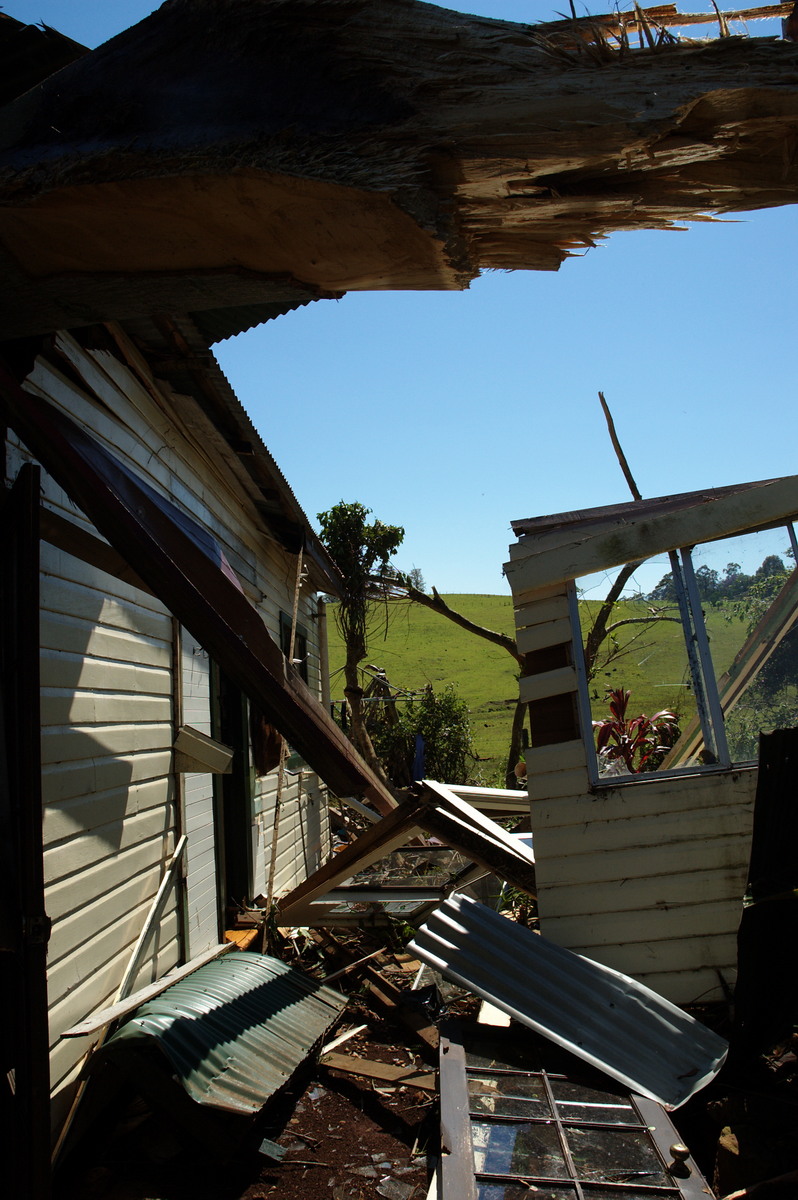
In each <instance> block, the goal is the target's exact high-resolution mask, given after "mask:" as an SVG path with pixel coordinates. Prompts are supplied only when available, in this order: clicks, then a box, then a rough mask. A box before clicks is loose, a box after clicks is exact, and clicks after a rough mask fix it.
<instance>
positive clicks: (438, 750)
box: [370, 684, 475, 786]
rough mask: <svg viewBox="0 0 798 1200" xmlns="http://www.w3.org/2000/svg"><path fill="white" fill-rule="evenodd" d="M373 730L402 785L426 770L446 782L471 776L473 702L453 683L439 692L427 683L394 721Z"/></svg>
mask: <svg viewBox="0 0 798 1200" xmlns="http://www.w3.org/2000/svg"><path fill="white" fill-rule="evenodd" d="M370 733H371V738H372V741H373V742H374V748H375V750H376V751H377V753H378V755H379V756H380V758H381V759H382V761H383V763H384V765H385V769H386V771H387V773H388V776H389V777H390V779H392V780H393V782H394V783H396V784H398V785H399V786H405V785H406V784H409V783H412V782H414V777H417V776H418V775H419V774H422V773H423V774H424V775H425V776H426V777H427V778H428V779H437V780H440V782H441V783H461V784H462V783H468V782H469V780H470V778H471V774H472V769H473V763H474V758H475V756H474V752H473V745H472V734H471V721H470V717H469V710H468V705H467V704H466V702H465V700H461V699H460V697H459V696H458V695H457V693H456V691H455V688H454V686H453V685H452V684H447V686H446V687H445V688H444V689H443V691H439V692H436V691H435V690H434V689H433V688H432V687H431V686H427V687H426V688H424V690H423V691H422V692H421V693H420V694H419V695H417V696H415V697H413V698H412V699H410V700H408V701H407V703H406V704H405V705H404V707H403V709H402V711H400V712H398V713H397V719H396V721H395V722H394V723H393V724H388V723H387V722H386V723H382V724H380V725H379V726H376V727H370ZM419 738H421V739H423V755H424V765H423V772H421V771H420V770H419V769H418V761H417V760H418V750H419V745H418V740H417V739H419ZM414 764H416V769H415V770H414Z"/></svg>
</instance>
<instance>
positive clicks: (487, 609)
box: [328, 595, 744, 784]
mask: <svg viewBox="0 0 798 1200" xmlns="http://www.w3.org/2000/svg"><path fill="white" fill-rule="evenodd" d="M444 599H445V600H446V602H447V604H448V605H449V606H450V607H451V608H454V609H456V610H457V611H458V612H461V613H463V614H464V615H465V616H467V617H469V619H470V620H472V621H475V622H476V623H477V624H479V625H484V626H486V627H487V628H488V629H494V630H498V631H499V632H501V633H507V634H510V635H511V636H515V626H514V622H513V605H512V599H511V597H509V596H480V595H459V596H458V595H447V596H445V597H444ZM597 607H598V606H597V604H596V602H594V601H582V602H581V611H582V614H583V625H585V623H586V622H589V620H590V618H591V614H592V613H593V612H594V611H595V609H596V608H597ZM648 608H649V606H648V605H647V604H646V602H645V601H641V600H625V601H620V602H619V603H618V604H617V605H616V608H615V612H614V614H613V620H614V621H618V620H623V619H626V618H629V617H639V616H644V615H646V613H647V612H648ZM334 612H335V606H334V605H331V606H330V610H329V616H330V620H329V622H328V628H329V642H330V671H331V674H332V680H331V687H332V696H333V699H334V700H341V699H342V698H343V673H342V667H343V661H344V655H343V646H342V644H341V639H340V635H339V633H338V629H337V627H336V624H335V619H334ZM706 620H707V628H708V632H709V637H710V644H711V649H712V655H713V661H714V663H715V667H716V670H717V671H718V672H719V673H720V672H722V671H724V670H725V669H726V667H727V666H728V665H729V663H730V662H731V660H732V658H733V657H734V655H735V653H736V652H737V650H738V649H739V647H740V646H741V645H742V642H743V640H744V626H743V623H742V622H741V621H739V620H733V621H731V622H728V621H727V620H726V619H725V617H724V615H723V611H722V609H713V608H711V607H707V609H706ZM639 628H641V627H639V626H627V627H626V628H625V629H621V630H620V631H619V634H620V637H621V639H622V641H624V642H625V641H626V640H627V639H628V638H629V637H631V636H632V634H633V633H634V631H635V630H637V629H639ZM368 661H369V662H370V663H372V664H373V665H374V666H376V667H382V668H383V669H384V670H385V672H386V674H387V676H388V679H389V680H390V682H391V683H392V684H393V685H394V686H395V687H402V688H408V689H416V688H421V687H423V686H424V685H425V684H427V683H431V684H432V685H433V687H435V688H436V689H438V688H442V687H444V686H445V685H446V684H447V683H453V684H454V685H455V687H456V689H457V693H458V695H459V696H460V697H461V698H462V699H463V700H465V701H466V703H467V704H468V707H469V709H470V710H471V721H472V725H473V730H474V744H475V747H476V750H477V754H478V756H479V760H480V761H479V763H478V764H477V769H478V770H479V771H480V773H481V775H482V778H483V781H484V782H485V783H487V784H495V783H503V776H504V763H505V758H506V754H507V748H508V745H509V740H510V722H511V720H512V712H513V707H514V704H515V698H516V696H517V695H518V683H517V671H516V663H515V662H514V660H513V659H512V658H511V657H510V655H509V654H507V653H506V652H505V651H503V650H501V649H500V648H499V647H498V646H492V645H490V643H488V642H486V641H484V640H483V639H482V638H478V637H475V636H474V635H473V634H470V633H467V632H466V631H465V630H464V629H460V628H459V627H458V626H457V625H454V624H453V623H452V622H451V621H449V620H447V619H446V618H445V617H442V616H440V615H439V614H438V613H435V612H431V611H430V610H429V609H427V608H422V607H420V606H419V605H414V604H411V603H410V602H409V601H404V600H402V601H399V600H394V601H390V602H389V603H387V604H385V605H380V606H377V607H375V609H374V612H373V613H372V619H371V633H370V637H369V658H368ZM687 680H688V675H687V660H686V653H685V649H684V639H683V637H682V632H681V626H680V625H677V624H673V623H671V622H662V623H658V624H657V625H655V626H653V627H650V628H648V629H644V631H643V633H641V634H639V635H638V636H637V637H636V638H635V640H634V641H633V642H632V644H631V645H630V646H629V648H628V650H627V652H626V653H625V654H624V655H623V656H622V657H621V658H619V659H617V660H616V661H615V662H613V663H611V664H610V665H609V667H608V668H607V669H606V671H601V672H600V673H599V674H598V675H597V676H596V678H595V679H594V680H593V681H592V683H591V687H590V691H591V697H592V701H593V713H594V716H595V717H600V716H603V715H604V713H605V712H606V708H605V707H604V705H603V704H602V699H603V696H604V693H605V690H606V688H608V687H612V688H615V687H625V688H629V690H630V691H631V693H632V698H631V700H630V707H629V712H630V715H633V714H636V713H640V712H645V713H647V714H648V715H649V716H650V715H651V714H652V713H655V712H657V711H658V710H660V709H663V708H670V709H673V710H674V711H675V712H677V714H678V715H679V718H680V721H681V722H682V724H684V723H686V721H687V720H688V719H689V718H690V717H691V716H692V715H693V713H694V711H695V703H694V700H693V695H692V692H691V690H690V689H689V687H688V686H687Z"/></svg>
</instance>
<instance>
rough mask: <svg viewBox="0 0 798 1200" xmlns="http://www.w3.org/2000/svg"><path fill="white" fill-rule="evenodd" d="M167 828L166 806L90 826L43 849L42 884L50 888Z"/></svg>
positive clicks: (158, 835) (169, 828)
mask: <svg viewBox="0 0 798 1200" xmlns="http://www.w3.org/2000/svg"><path fill="white" fill-rule="evenodd" d="M171 831H172V815H171V813H170V811H169V808H168V807H166V806H161V807H158V808H150V809H145V810H144V812H140V813H136V814H135V815H133V816H131V815H128V814H125V813H124V812H123V813H121V814H120V816H119V819H118V820H117V821H114V822H113V823H112V824H108V825H101V826H98V827H96V828H94V829H90V830H88V831H87V832H86V833H83V834H78V835H77V836H75V837H72V838H69V839H68V841H66V842H62V843H60V844H59V845H58V846H53V847H49V848H48V849H46V850H45V852H44V879H45V886H46V887H52V885H53V884H54V883H56V882H58V881H59V880H62V879H71V878H73V877H74V876H75V875H78V874H80V873H81V872H83V871H86V870H92V869H94V868H96V867H98V866H99V864H100V863H102V862H103V861H104V860H106V859H108V858H116V857H118V856H121V855H122V854H124V852H125V851H126V850H129V849H131V847H134V846H137V845H139V844H145V843H146V842H148V841H150V840H151V839H152V838H161V839H162V838H163V837H164V835H168V834H169V833H171ZM161 845H163V841H161Z"/></svg>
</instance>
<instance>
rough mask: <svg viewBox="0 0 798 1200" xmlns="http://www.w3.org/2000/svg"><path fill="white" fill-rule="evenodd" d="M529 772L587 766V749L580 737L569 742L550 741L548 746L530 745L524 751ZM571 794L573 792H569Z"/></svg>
mask: <svg viewBox="0 0 798 1200" xmlns="http://www.w3.org/2000/svg"><path fill="white" fill-rule="evenodd" d="M524 761H525V762H526V769H527V772H528V773H529V774H537V773H540V774H550V773H552V772H555V771H568V770H572V769H573V768H574V767H582V766H584V767H586V766H587V751H586V750H585V743H584V742H583V741H582V739H581V738H574V739H572V740H571V741H569V742H552V743H551V745H549V746H530V747H529V748H528V749H526V750H525V751H524ZM570 794H571V795H573V793H570Z"/></svg>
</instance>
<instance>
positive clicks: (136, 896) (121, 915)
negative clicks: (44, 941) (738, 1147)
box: [47, 855, 163, 978]
mask: <svg viewBox="0 0 798 1200" xmlns="http://www.w3.org/2000/svg"><path fill="white" fill-rule="evenodd" d="M162 874H163V857H162V856H161V857H160V858H158V859H157V861H156V860H155V858H154V856H152V855H150V860H149V862H147V863H145V865H144V866H143V867H142V869H141V870H140V871H139V873H138V874H136V875H132V876H131V877H130V879H122V880H119V881H118V882H116V883H114V884H113V885H112V886H111V887H110V888H109V889H108V890H107V891H106V892H104V893H103V894H99V895H95V896H92V897H89V898H88V899H87V900H86V901H85V903H84V904H83V905H81V906H79V907H77V908H75V909H74V910H73V911H72V912H70V913H68V914H67V915H65V916H62V917H59V919H58V920H56V921H54V923H53V930H52V934H51V936H50V942H49V945H48V948H47V949H48V965H49V966H54V965H55V964H56V963H57V962H59V961H60V960H62V959H64V958H67V957H68V956H70V955H72V954H75V955H76V958H75V971H76V974H77V975H79V976H80V954H81V950H82V947H83V945H84V944H85V942H86V941H87V940H90V939H93V938H94V937H96V936H99V934H100V933H101V932H102V931H103V930H105V929H112V928H115V929H117V936H119V938H120V939H122V940H121V941H120V944H123V943H124V944H125V945H127V946H128V947H129V948H130V949H132V947H133V944H134V943H135V941H136V938H137V937H138V934H139V931H140V929H141V925H142V924H143V917H142V920H141V922H140V923H139V924H136V922H137V920H138V918H137V917H135V914H136V913H138V912H140V911H142V905H143V906H145V908H146V909H148V908H149V906H150V905H151V904H152V901H153V899H154V897H155V894H156V892H157V891H158V886H159V884H160V880H161V875H162ZM132 914H133V915H132ZM120 978H121V976H120Z"/></svg>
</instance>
